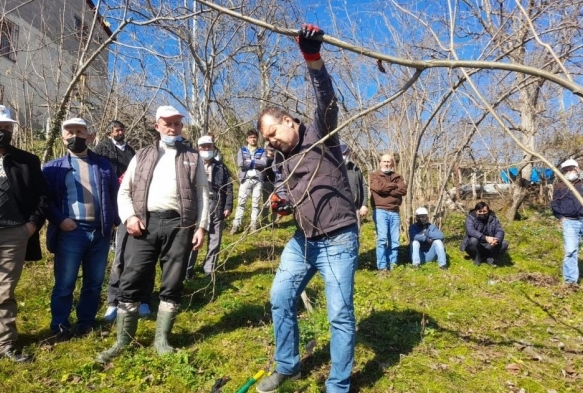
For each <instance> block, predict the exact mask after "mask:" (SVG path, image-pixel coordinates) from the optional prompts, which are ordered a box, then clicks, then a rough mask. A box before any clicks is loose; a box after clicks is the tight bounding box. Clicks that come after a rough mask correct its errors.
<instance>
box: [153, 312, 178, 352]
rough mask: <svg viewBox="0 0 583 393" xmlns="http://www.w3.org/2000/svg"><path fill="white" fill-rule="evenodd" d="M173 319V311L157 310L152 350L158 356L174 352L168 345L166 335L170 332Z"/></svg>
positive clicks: (174, 315)
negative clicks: (153, 349)
mask: <svg viewBox="0 0 583 393" xmlns="http://www.w3.org/2000/svg"><path fill="white" fill-rule="evenodd" d="M175 317H176V312H175V311H161V310H158V317H157V319H156V337H155V338H154V348H155V349H156V351H157V352H158V355H165V354H168V353H173V352H174V348H172V347H171V346H170V344H168V334H169V333H170V331H171V330H172V326H173V325H174V319H175Z"/></svg>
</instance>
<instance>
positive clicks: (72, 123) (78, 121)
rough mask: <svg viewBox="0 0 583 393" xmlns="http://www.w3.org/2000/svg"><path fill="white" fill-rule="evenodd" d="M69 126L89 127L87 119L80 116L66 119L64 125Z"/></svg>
mask: <svg viewBox="0 0 583 393" xmlns="http://www.w3.org/2000/svg"><path fill="white" fill-rule="evenodd" d="M67 126H83V127H85V128H88V127H87V123H86V122H85V120H83V119H81V118H80V117H74V118H72V119H69V120H65V121H64V122H63V126H62V127H63V128H65V127H67Z"/></svg>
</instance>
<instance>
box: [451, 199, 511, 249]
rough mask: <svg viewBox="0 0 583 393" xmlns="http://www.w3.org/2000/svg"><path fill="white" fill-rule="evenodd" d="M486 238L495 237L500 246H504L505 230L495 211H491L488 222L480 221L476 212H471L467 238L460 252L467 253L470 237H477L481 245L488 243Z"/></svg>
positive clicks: (467, 224) (468, 220)
mask: <svg viewBox="0 0 583 393" xmlns="http://www.w3.org/2000/svg"><path fill="white" fill-rule="evenodd" d="M486 236H490V237H495V238H496V239H498V244H502V240H504V230H503V229H502V224H500V220H498V217H496V214H494V212H493V211H491V210H490V214H489V215H488V217H487V219H486V220H484V221H483V220H480V219H479V218H478V217H477V216H476V210H475V209H474V210H470V213H469V214H468V215H467V216H466V236H465V237H464V239H463V240H462V245H461V246H460V250H462V251H465V250H466V247H467V245H468V241H469V240H470V237H475V238H476V239H478V241H479V242H480V243H486Z"/></svg>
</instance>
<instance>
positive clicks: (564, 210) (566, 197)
mask: <svg viewBox="0 0 583 393" xmlns="http://www.w3.org/2000/svg"><path fill="white" fill-rule="evenodd" d="M561 171H562V172H563V173H564V175H565V177H566V178H567V180H568V181H570V182H571V184H572V185H573V187H575V189H576V190H577V192H578V193H579V195H580V196H581V195H583V181H581V179H580V178H579V164H578V163H577V161H575V160H573V159H569V160H566V161H565V162H563V163H562V164H561ZM551 208H552V210H553V214H554V216H555V217H557V218H558V219H559V220H560V221H561V227H562V228H563V245H564V249H565V257H564V258H563V280H564V281H565V284H567V285H577V282H578V281H579V265H578V261H579V243H580V241H581V235H583V206H581V202H579V200H578V199H577V198H576V196H575V193H574V192H573V191H571V190H570V189H569V188H568V187H567V185H566V184H565V183H563V182H560V183H557V184H556V185H555V188H554V191H553V200H552V202H551Z"/></svg>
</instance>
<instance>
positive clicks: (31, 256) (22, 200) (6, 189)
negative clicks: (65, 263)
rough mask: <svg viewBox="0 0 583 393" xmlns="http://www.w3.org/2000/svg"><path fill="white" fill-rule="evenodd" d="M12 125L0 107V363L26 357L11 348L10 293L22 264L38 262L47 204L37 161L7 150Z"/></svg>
mask: <svg viewBox="0 0 583 393" xmlns="http://www.w3.org/2000/svg"><path fill="white" fill-rule="evenodd" d="M14 124H16V121H15V120H13V119H12V117H11V115H10V110H9V109H8V108H7V107H5V106H4V105H0V359H2V358H5V359H9V360H12V361H14V362H17V363H22V362H28V361H30V360H32V357H31V356H29V355H26V354H23V353H21V352H20V351H18V350H17V349H16V347H15V345H16V341H17V338H18V333H17V329H16V314H17V303H16V298H15V295H14V291H15V289H16V285H18V281H19V280H20V275H21V274H22V269H23V267H24V261H25V260H27V261H37V260H39V259H41V258H42V255H41V248H40V241H39V230H40V228H41V227H42V226H43V224H44V222H45V214H46V210H47V207H48V202H47V190H46V185H45V180H44V177H43V175H42V172H41V166H40V160H39V159H38V157H37V156H35V155H34V154H31V153H28V152H25V151H23V150H20V149H17V148H16V147H14V146H12V145H11V141H12V133H13V132H14Z"/></svg>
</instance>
